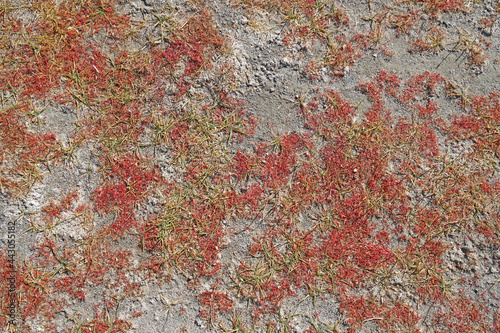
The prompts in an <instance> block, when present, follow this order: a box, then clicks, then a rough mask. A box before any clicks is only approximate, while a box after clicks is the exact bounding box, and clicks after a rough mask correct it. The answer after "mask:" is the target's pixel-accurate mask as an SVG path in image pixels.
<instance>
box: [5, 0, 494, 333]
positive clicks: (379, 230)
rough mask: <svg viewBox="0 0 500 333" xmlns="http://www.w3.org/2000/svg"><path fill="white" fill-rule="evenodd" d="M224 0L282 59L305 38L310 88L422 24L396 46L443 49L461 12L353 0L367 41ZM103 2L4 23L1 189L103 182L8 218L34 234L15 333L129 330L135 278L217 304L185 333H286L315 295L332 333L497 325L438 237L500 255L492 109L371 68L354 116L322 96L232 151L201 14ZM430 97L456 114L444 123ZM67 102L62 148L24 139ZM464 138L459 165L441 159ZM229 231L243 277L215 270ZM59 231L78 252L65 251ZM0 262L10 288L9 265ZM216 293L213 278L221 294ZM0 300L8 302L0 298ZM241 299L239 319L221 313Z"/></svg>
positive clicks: (443, 84) (216, 41) (227, 108)
mask: <svg viewBox="0 0 500 333" xmlns="http://www.w3.org/2000/svg"><path fill="white" fill-rule="evenodd" d="M235 3H239V4H243V5H245V6H246V7H247V8H250V9H252V7H258V8H260V9H264V10H268V11H271V12H273V13H275V14H278V15H281V16H282V17H283V19H284V22H286V23H287V25H286V29H285V30H284V38H283V41H284V45H285V46H292V45H293V44H295V43H298V42H301V43H302V42H304V43H305V42H307V40H313V43H317V44H319V45H320V49H321V52H320V53H322V55H323V57H322V58H321V60H320V61H317V60H313V61H312V62H311V63H310V64H309V66H308V70H309V71H310V74H313V75H314V74H316V73H315V71H316V70H318V69H319V68H320V67H322V66H323V67H327V68H329V69H330V71H331V74H332V75H333V76H336V77H342V76H343V75H344V74H345V73H346V71H347V70H348V69H349V67H350V66H354V65H355V63H356V61H357V60H358V59H360V58H361V57H362V56H363V54H364V52H365V51H366V50H368V49H377V50H380V51H382V52H383V53H384V54H386V55H387V56H389V55H390V50H387V49H385V41H386V39H387V35H386V34H387V31H386V28H387V27H392V28H394V29H396V34H397V35H405V36H406V35H409V34H410V33H412V32H414V29H416V28H415V27H414V25H415V24H416V22H420V21H421V20H430V21H429V22H432V24H430V25H429V28H428V29H427V31H426V32H425V37H424V38H423V39H421V40H420V41H418V40H417V41H416V42H415V43H414V44H413V48H412V50H415V51H419V52H427V51H433V52H440V51H441V50H442V49H445V47H444V46H443V43H444V42H443V40H442V38H443V34H442V32H441V30H440V29H441V26H438V25H437V24H436V23H435V21H433V20H436V18H437V16H438V15H439V13H441V12H457V11H465V10H467V8H466V6H465V3H464V2H463V1H452V0H446V1H444V0H443V1H441V0H439V1H413V3H415V4H417V6H416V7H412V8H411V9H409V7H408V6H406V5H407V4H398V5H397V6H396V7H394V8H393V9H391V10H389V9H388V8H383V10H381V12H378V13H376V12H374V11H373V7H372V6H371V3H370V2H369V4H368V6H369V10H370V15H369V16H368V17H365V18H363V20H365V21H366V22H369V25H370V31H368V32H367V33H366V34H352V33H351V32H352V31H350V30H349V29H350V27H351V26H350V25H351V21H350V19H349V18H348V17H347V15H346V13H345V12H344V11H342V10H341V9H340V8H339V7H338V6H336V5H335V3H333V2H322V1H309V0H294V1H277V0H266V1H264V0H263V1H250V0H249V1H247V0H241V1H238V2H235ZM119 5H121V3H119V2H118V1H101V0H85V1H79V2H74V1H58V2H56V1H38V0H33V1H27V2H26V3H23V4H14V3H11V2H8V1H7V2H4V4H3V5H2V7H1V8H2V9H1V12H0V14H1V20H0V22H1V23H0V28H1V30H2V35H1V37H0V43H1V45H2V48H1V56H2V62H1V65H2V76H1V78H0V94H1V96H0V97H1V112H0V150H1V155H0V164H1V165H0V185H1V190H2V192H4V190H5V192H6V193H8V194H10V195H11V196H14V197H21V196H22V195H23V194H26V193H28V192H29V191H30V189H31V188H32V186H33V185H34V184H35V183H36V182H40V181H41V180H42V178H43V175H44V173H47V172H49V171H50V170H51V169H50V168H51V167H53V166H57V167H61V166H64V165H65V163H67V162H68V161H69V162H71V161H72V160H74V158H75V156H76V155H77V153H78V152H79V150H80V149H82V150H83V149H87V150H88V151H90V153H91V154H94V155H95V156H97V161H98V162H97V164H98V167H97V170H89V171H88V173H89V174H90V173H96V174H97V175H98V176H99V177H98V184H97V185H96V187H95V188H94V190H92V193H91V194H90V195H89V196H90V202H88V203H85V204H82V203H81V201H80V200H82V199H83V196H84V195H83V194H82V193H80V192H79V191H77V190H74V191H71V190H67V191H64V194H62V195H60V197H55V198H49V199H47V200H46V202H44V205H43V206H42V208H41V210H40V211H36V212H26V211H22V212H21V214H20V215H19V217H18V218H17V220H20V219H23V221H26V219H28V218H29V219H30V222H29V223H30V227H29V228H27V230H23V231H25V232H29V233H30V234H33V236H34V237H35V238H36V239H37V240H36V241H35V243H34V244H33V253H32V255H31V256H30V257H28V258H26V260H25V261H24V262H23V263H18V264H17V269H18V274H17V275H16V281H17V282H16V283H17V284H16V287H17V288H18V294H17V300H18V302H19V303H18V308H17V311H18V313H19V318H20V324H19V328H20V329H21V330H22V331H23V332H29V331H35V330H36V329H34V328H33V326H34V325H33V323H37V324H39V325H40V327H42V328H43V330H44V331H47V332H55V331H58V330H60V329H61V328H60V327H57V324H56V323H57V322H58V320H56V317H57V318H59V319H60V318H64V320H65V322H66V323H68V325H72V327H65V329H67V330H68V331H69V330H71V331H81V332H125V331H128V330H130V329H131V328H132V322H133V320H134V318H138V317H140V316H141V313H140V312H137V311H136V312H134V313H133V314H131V315H130V316H129V317H125V315H124V316H122V315H121V314H120V313H119V309H120V304H121V303H122V302H123V301H124V300H125V299H129V298H132V299H133V298H137V297H140V296H141V295H142V293H143V292H144V289H143V288H142V287H143V286H142V285H141V283H139V282H137V281H138V280H137V278H135V277H136V276H137V277H138V278H140V279H143V280H141V281H142V282H144V284H148V283H158V284H161V283H165V282H166V281H168V279H169V277H170V275H172V274H180V275H182V276H184V277H185V278H186V280H189V288H192V289H194V290H196V289H197V288H199V287H200V286H201V285H204V283H209V284H208V285H211V286H212V287H210V288H209V290H205V291H203V292H201V293H200V292H199V290H198V291H197V293H196V294H197V295H198V297H197V300H198V302H199V304H200V306H201V311H200V315H201V318H202V319H203V320H205V321H206V322H207V323H208V324H209V326H210V327H211V328H213V329H220V330H223V331H231V328H227V329H226V328H225V327H226V325H227V324H228V323H231V325H232V326H233V329H232V332H237V331H243V327H247V328H249V327H254V328H258V327H267V328H268V330H269V331H273V330H274V331H279V329H282V331H291V330H292V328H291V321H292V318H293V317H294V316H295V315H293V314H291V315H290V316H288V317H287V315H285V309H286V307H287V306H288V303H289V302H291V301H293V300H300V301H298V303H299V304H300V303H301V302H302V301H304V300H305V299H307V298H311V299H313V300H314V301H313V303H314V305H315V302H316V300H317V299H319V298H326V297H334V298H335V299H336V300H337V301H338V303H339V311H340V313H341V314H342V315H343V316H344V318H345V320H341V322H339V323H338V325H337V327H338V326H342V327H341V329H344V330H345V331H352V332H354V331H357V330H362V329H364V328H367V327H369V325H370V327H375V329H379V330H384V331H388V332H399V331H409V332H419V331H421V327H425V326H426V325H430V324H431V323H432V324H433V325H436V326H437V327H438V329H440V330H443V331H446V332H453V331H471V332H473V331H478V332H480V331H481V332H483V331H486V330H488V329H489V328H491V327H495V328H496V327H497V326H498V313H495V314H493V315H489V314H488V313H487V307H486V305H484V304H483V303H482V301H481V300H477V299H475V298H473V297H469V296H468V295H461V294H460V291H459V289H458V287H457V288H454V285H455V283H457V285H458V286H460V287H464V283H465V282H460V283H459V282H453V281H448V278H449V276H451V275H450V271H449V270H450V268H449V267H447V266H446V265H445V260H446V256H447V254H448V253H449V251H451V249H453V245H452V244H451V243H450V241H449V238H448V236H449V235H451V234H452V233H455V234H457V233H458V234H459V235H460V236H462V237H465V235H467V236H468V237H475V238H477V239H478V241H479V242H481V245H482V246H484V247H487V246H491V244H493V245H498V243H499V235H500V231H499V230H500V227H499V223H500V215H499V211H498V207H499V204H500V202H499V199H498V198H500V195H499V192H500V183H499V182H498V179H496V178H495V175H496V172H497V171H498V160H499V154H500V152H499V149H500V139H499V133H498V128H499V123H500V103H499V94H498V92H491V93H490V94H489V95H485V96H469V95H467V94H465V93H464V92H463V91H461V90H460V89H459V87H457V86H456V84H454V83H453V82H451V81H449V80H447V79H446V78H444V77H443V76H441V75H440V74H438V73H432V72H423V73H421V74H417V75H413V76H411V77H408V78H406V79H403V78H402V77H400V76H399V75H397V74H396V73H393V72H390V71H387V70H383V69H382V70H380V71H379V72H378V74H377V75H376V76H375V78H373V79H372V80H368V81H366V82H359V84H358V86H357V90H358V91H359V92H361V93H362V94H364V95H365V96H366V98H367V100H368V104H369V105H368V106H367V107H366V106H365V105H363V106H362V107H361V104H360V105H358V106H356V107H355V106H354V105H352V104H351V103H350V102H349V101H347V100H346V99H345V98H344V97H343V96H342V94H340V93H339V92H337V91H335V90H332V89H324V90H320V89H317V90H316V93H315V94H313V95H312V96H310V97H308V98H307V99H304V98H302V97H301V96H300V97H299V103H298V104H297V110H296V111H297V112H298V115H299V117H301V119H302V120H303V124H304V132H303V133H296V132H292V133H287V132H285V133H281V134H280V135H275V137H274V138H272V139H270V140H269V141H267V142H261V143H259V144H255V145H254V146H253V147H252V148H250V149H243V148H241V147H240V148H239V149H237V148H235V147H236V146H235V145H234V144H235V143H241V142H242V141H243V140H245V139H246V138H248V137H249V136H251V135H252V133H253V130H254V127H255V120H254V119H253V118H252V117H251V116H248V115H246V113H245V111H244V107H243V104H242V103H241V101H239V100H237V99H236V98H234V97H233V96H234V94H233V93H232V91H233V90H234V87H235V77H234V76H232V73H231V72H232V68H231V66H230V65H227V64H225V65H218V64H217V63H216V62H213V61H212V60H213V59H214V58H216V57H221V58H222V57H223V56H224V54H225V52H227V51H228V50H229V48H228V45H227V42H226V40H225V39H224V37H223V35H222V33H221V32H220V31H219V30H218V29H217V28H216V27H215V21H214V19H213V17H212V13H211V11H210V10H209V8H208V7H207V6H205V5H204V4H202V3H201V2H196V1H194V2H192V3H191V4H189V5H188V4H186V6H188V7H189V9H190V15H189V16H186V17H188V19H187V21H185V22H184V21H183V22H180V21H177V20H176V18H175V17H176V15H175V14H177V13H178V12H177V9H175V8H171V7H165V8H164V9H163V10H158V11H156V12H154V15H149V16H148V17H147V19H145V18H144V17H143V19H142V20H141V19H137V17H132V16H129V15H126V14H121V13H119V11H118V10H119V8H120V6H119ZM423 12H428V13H430V14H431V15H430V18H424V17H423V16H422V13H423ZM24 14H26V15H24ZM143 14H144V13H143ZM183 14H185V13H183ZM144 15H146V14H144ZM32 16H33V17H36V19H32V18H31V17H32ZM426 22H427V21H426ZM482 24H483V27H484V28H485V29H487V28H489V27H490V25H489V24H490V22H489V21H486V20H484V21H482ZM139 31H142V32H144V34H146V35H147V36H146V37H140V35H141V34H140V33H138V32H139ZM483 44H487V43H483ZM134 45H135V47H133V46H134ZM137 45H139V46H137ZM457 45H460V48H461V50H463V51H464V52H467V53H468V55H469V62H470V64H471V65H472V66H481V65H482V63H483V62H484V57H483V51H484V49H483V47H482V46H481V45H482V44H480V43H479V44H478V43H475V42H471V41H470V40H468V39H467V36H461V37H460V40H459V43H458V44H457ZM313 46H315V45H312V44H310V45H307V47H309V48H310V49H312V47H313ZM316 46H317V45H316ZM207 77H208V79H206V78H207ZM26 78H29V80H27V79H26ZM443 97H446V98H448V101H451V100H455V101H456V102H457V105H458V106H459V107H461V108H462V111H463V114H462V115H459V116H456V117H455V118H454V119H443V118H442V117H441V114H442V112H441V110H440V100H439V98H443ZM41 105H43V107H41ZM391 105H398V107H400V108H401V109H402V110H399V113H397V112H395V111H396V110H391V109H390V108H391ZM61 106H70V107H72V108H73V109H75V110H76V113H77V119H78V120H77V121H76V122H75V127H76V128H75V130H74V133H73V134H72V135H70V136H69V138H68V140H67V141H68V142H67V143H64V144H63V143H62V142H60V140H58V137H57V135H56V134H52V133H43V132H41V131H40V124H41V122H42V119H41V118H43V117H40V115H42V114H43V112H44V110H45V109H46V108H48V107H54V108H57V107H61ZM459 142H461V143H464V142H465V143H468V144H470V149H468V150H467V149H465V150H463V151H460V152H459V153H453V152H451V153H446V152H444V150H443V149H444V148H446V147H447V145H454V144H457V143H459ZM149 201H151V202H154V204H152V205H150V206H153V208H151V207H150V208H151V209H150V210H149V211H148V210H147V209H145V208H144V207H145V206H146V205H147V204H148V203H149ZM94 210H95V212H94ZM96 213H100V214H101V216H98V215H99V214H96ZM111 213H113V214H111ZM238 219H239V220H253V221H259V223H258V226H253V227H247V228H246V231H250V232H254V234H253V237H252V241H251V243H250V245H249V247H248V249H247V250H248V253H245V254H244V255H246V257H245V258H246V259H240V258H237V259H239V260H240V263H239V265H238V264H235V265H233V267H226V266H224V265H223V263H224V262H223V260H222V250H223V249H224V248H225V247H226V246H227V245H228V244H229V243H230V241H231V237H233V235H234V234H235V231H233V230H230V228H229V227H228V226H227V224H228V223H229V222H230V221H235V220H238ZM75 221H76V226H75V225H70V224H69V223H74V222H75ZM228 221H229V222H228ZM62 227H68V228H75V229H78V230H80V229H81V234H80V235H79V236H78V239H77V240H75V239H73V238H72V237H70V238H69V239H68V238H67V237H66V238H65V237H63V236H64V235H63V233H64V228H62ZM79 228H80V229H79ZM252 228H255V229H257V230H252ZM61 229H62V231H61ZM75 237H76V236H75ZM131 239H132V241H133V242H135V244H137V247H136V248H130V240H131ZM486 239H487V241H486ZM228 240H229V241H228ZM137 252H140V255H139V254H137ZM242 256H243V255H242ZM138 258H139V259H140V260H138ZM139 261H140V262H139ZM1 262H2V264H1V266H0V269H1V270H0V273H1V275H2V276H4V277H5V276H6V274H7V271H8V265H7V264H6V261H5V260H4V259H2V261H1ZM214 280H217V281H223V282H221V283H224V291H221V290H222V288H221V286H220V285H219V284H218V283H219V282H218V283H216V284H214V283H212V282H213V281H214ZM398 281H399V282H398ZM210 283H211V284H210ZM0 290H1V291H2V293H4V294H5V292H6V285H5V282H2V283H1V284H0ZM102 290H105V291H104V292H101V291H102ZM374 290H378V291H379V292H374ZM394 295H412V296H414V298H411V299H410V297H408V299H403V300H401V299H396V298H394ZM403 298H405V297H403ZM63 299H64V301H62V300H63ZM87 302H89V303H90V302H91V303H93V304H90V305H91V307H92V308H93V309H94V313H93V316H92V317H91V318H90V319H89V318H87V319H86V320H82V319H81V318H76V317H70V316H69V315H67V313H66V312H65V311H64V309H65V307H67V306H70V304H83V303H85V304H86V303H87ZM241 302H246V304H247V306H246V307H245V308H240V307H238V308H237V307H236V305H240V303H241ZM431 305H432V307H434V306H435V307H436V309H437V310H436V311H434V312H433V313H431V314H430V315H429V317H428V318H426V317H424V316H422V315H421V312H420V309H421V308H423V307H429V306H431ZM6 311H7V308H6V304H5V303H2V304H1V312H2V313H3V314H4V315H5V314H6V313H7V312H6ZM229 316H232V317H231V319H229ZM309 320H310V321H311V322H313V318H312V317H311V316H309ZM6 325H7V324H6V321H5V320H4V317H2V318H0V326H1V327H6ZM313 326H314V325H313ZM320 326H321V325H316V326H315V327H313V328H311V330H313V329H314V330H316V331H321V329H320ZM323 326H324V328H325V330H326V329H327V328H326V326H325V325H323ZM323 326H321V327H323ZM279 327H280V328H279ZM330 330H331V331H336V330H337V328H331V329H330ZM323 331H324V330H323Z"/></svg>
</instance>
